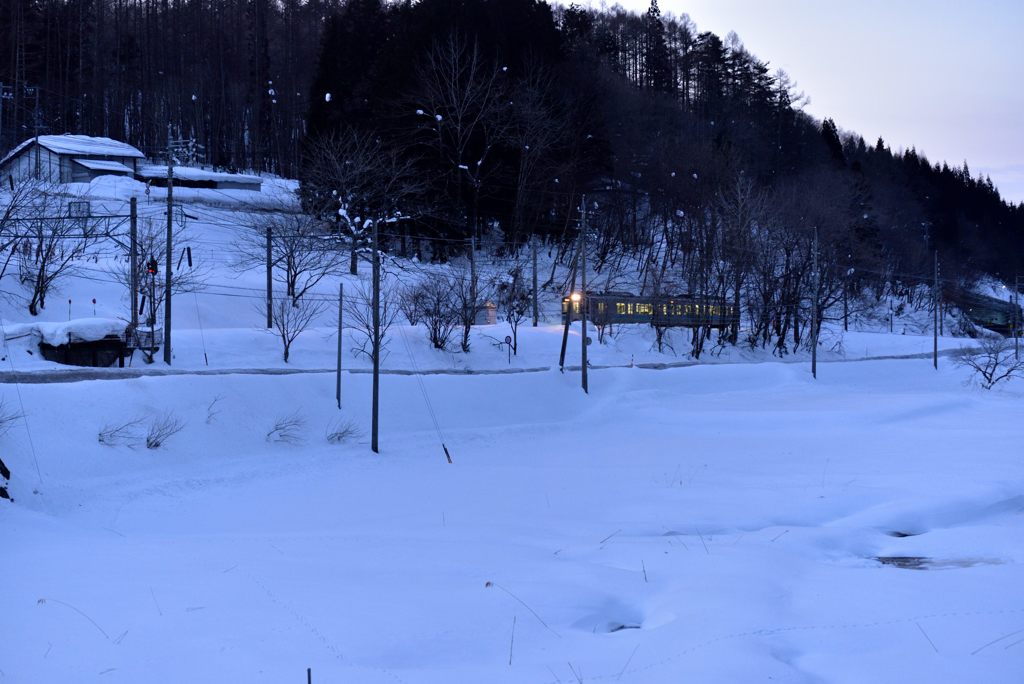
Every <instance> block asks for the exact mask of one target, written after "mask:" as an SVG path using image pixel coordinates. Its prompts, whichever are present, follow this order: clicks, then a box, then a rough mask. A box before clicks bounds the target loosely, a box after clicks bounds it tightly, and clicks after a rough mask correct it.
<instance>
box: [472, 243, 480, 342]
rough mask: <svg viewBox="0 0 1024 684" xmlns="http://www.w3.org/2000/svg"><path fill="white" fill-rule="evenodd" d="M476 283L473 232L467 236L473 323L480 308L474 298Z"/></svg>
mask: <svg viewBox="0 0 1024 684" xmlns="http://www.w3.org/2000/svg"><path fill="white" fill-rule="evenodd" d="M474 225H475V224H474ZM476 284H477V280H476V235H475V234H474V235H470V236H469V299H470V301H471V302H473V318H474V320H473V323H476V320H475V319H476V312H477V311H479V310H480V302H478V301H477V299H476V296H477V292H476Z"/></svg>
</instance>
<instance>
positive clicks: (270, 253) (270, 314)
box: [267, 226, 274, 330]
mask: <svg viewBox="0 0 1024 684" xmlns="http://www.w3.org/2000/svg"><path fill="white" fill-rule="evenodd" d="M272 239H273V235H272V233H271V229H270V226H267V329H268V330H269V329H271V328H273V327H274V265H273V260H274V249H273V247H272V246H271V245H272V244H273V243H272Z"/></svg>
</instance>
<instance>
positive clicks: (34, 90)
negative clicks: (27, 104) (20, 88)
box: [25, 86, 42, 180]
mask: <svg viewBox="0 0 1024 684" xmlns="http://www.w3.org/2000/svg"><path fill="white" fill-rule="evenodd" d="M25 90H29V91H32V93H33V94H35V96H36V106H35V113H34V118H35V121H34V122H33V123H34V124H35V145H36V180H39V178H40V176H41V175H42V168H41V167H42V163H41V160H40V151H39V125H40V123H41V122H40V121H39V86H25Z"/></svg>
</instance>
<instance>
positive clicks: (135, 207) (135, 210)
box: [128, 197, 139, 335]
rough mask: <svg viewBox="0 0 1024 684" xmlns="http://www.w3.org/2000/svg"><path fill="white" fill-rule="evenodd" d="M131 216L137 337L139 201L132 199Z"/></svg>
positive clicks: (133, 292)
mask: <svg viewBox="0 0 1024 684" xmlns="http://www.w3.org/2000/svg"><path fill="white" fill-rule="evenodd" d="M128 207H129V209H128V214H129V223H128V226H129V229H128V230H129V233H128V234H129V236H130V239H131V246H130V247H129V250H130V252H131V255H130V257H129V259H130V262H131V269H132V270H131V273H132V277H131V288H132V294H131V307H132V334H133V335H136V334H137V331H138V329H139V200H138V199H137V198H135V197H132V198H131V200H130V201H129V202H128Z"/></svg>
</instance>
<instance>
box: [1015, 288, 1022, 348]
mask: <svg viewBox="0 0 1024 684" xmlns="http://www.w3.org/2000/svg"><path fill="white" fill-rule="evenodd" d="M1014 302H1015V303H1014V358H1015V359H1019V358H1020V357H1021V319H1020V307H1021V276H1020V275H1014Z"/></svg>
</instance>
